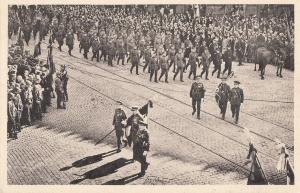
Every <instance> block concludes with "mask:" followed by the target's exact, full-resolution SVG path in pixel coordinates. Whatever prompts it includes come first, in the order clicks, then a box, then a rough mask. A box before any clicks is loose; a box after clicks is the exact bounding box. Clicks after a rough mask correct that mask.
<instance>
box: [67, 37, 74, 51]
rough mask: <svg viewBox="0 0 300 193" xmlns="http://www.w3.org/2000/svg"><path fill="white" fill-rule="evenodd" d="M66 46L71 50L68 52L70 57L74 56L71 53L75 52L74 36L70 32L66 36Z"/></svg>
mask: <svg viewBox="0 0 300 193" xmlns="http://www.w3.org/2000/svg"><path fill="white" fill-rule="evenodd" d="M66 45H67V46H68V48H69V51H68V53H69V55H70V56H72V53H71V51H72V50H73V46H74V35H73V33H72V32H69V33H68V34H67V36H66Z"/></svg>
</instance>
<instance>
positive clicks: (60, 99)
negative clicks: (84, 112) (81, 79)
mask: <svg viewBox="0 0 300 193" xmlns="http://www.w3.org/2000/svg"><path fill="white" fill-rule="evenodd" d="M55 92H56V96H57V108H58V109H60V108H64V109H65V108H66V104H65V101H64V89H63V83H62V81H61V79H60V77H59V76H58V77H56V79H55Z"/></svg>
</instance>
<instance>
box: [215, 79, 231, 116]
mask: <svg viewBox="0 0 300 193" xmlns="http://www.w3.org/2000/svg"><path fill="white" fill-rule="evenodd" d="M221 80H222V82H221V83H220V84H219V85H218V88H217V91H216V96H215V97H216V101H217V103H218V105H219V108H220V111H221V112H220V113H221V114H222V119H223V120H224V119H225V114H226V109H227V103H228V100H229V97H230V87H229V85H228V84H227V83H226V77H225V76H222V77H221Z"/></svg>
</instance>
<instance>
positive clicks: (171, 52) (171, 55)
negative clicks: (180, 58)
mask: <svg viewBox="0 0 300 193" xmlns="http://www.w3.org/2000/svg"><path fill="white" fill-rule="evenodd" d="M175 55H176V50H175V46H173V45H172V46H171V49H169V50H168V56H169V60H170V68H171V66H172V65H173V72H174V73H175Z"/></svg>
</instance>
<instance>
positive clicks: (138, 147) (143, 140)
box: [133, 119, 150, 176]
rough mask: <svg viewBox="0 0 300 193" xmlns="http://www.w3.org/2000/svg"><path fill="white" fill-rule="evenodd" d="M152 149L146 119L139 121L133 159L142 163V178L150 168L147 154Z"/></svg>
mask: <svg viewBox="0 0 300 193" xmlns="http://www.w3.org/2000/svg"><path fill="white" fill-rule="evenodd" d="M149 149H150V143H149V131H148V128H147V123H146V121H145V120H144V119H141V120H140V121H139V129H138V131H137V134H136V141H135V144H134V146H133V155H134V156H133V157H134V160H136V161H138V162H140V163H141V173H140V174H139V175H140V176H144V175H145V173H146V170H147V168H148V165H149V163H148V162H147V154H148V151H149Z"/></svg>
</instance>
